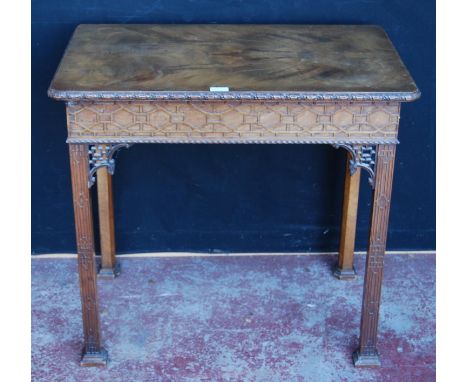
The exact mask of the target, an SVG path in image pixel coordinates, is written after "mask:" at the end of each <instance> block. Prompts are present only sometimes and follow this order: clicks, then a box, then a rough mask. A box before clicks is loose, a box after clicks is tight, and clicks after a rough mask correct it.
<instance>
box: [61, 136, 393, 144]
mask: <svg viewBox="0 0 468 382" xmlns="http://www.w3.org/2000/svg"><path fill="white" fill-rule="evenodd" d="M66 143H68V144H90V145H92V144H98V143H190V144H197V143H203V144H207V143H208V144H328V145H345V144H355V145H397V144H399V143H400V142H399V141H398V139H396V138H391V139H379V138H374V139H304V138H298V139H281V138H280V139H261V138H254V139H249V138H245V139H242V138H225V139H203V138H134V137H128V138H68V139H67V140H66Z"/></svg>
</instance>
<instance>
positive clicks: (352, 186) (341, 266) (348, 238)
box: [334, 153, 361, 280]
mask: <svg viewBox="0 0 468 382" xmlns="http://www.w3.org/2000/svg"><path fill="white" fill-rule="evenodd" d="M351 160H352V155H351V154H350V153H348V156H347V160H346V175H345V183H344V197H343V213H342V217H341V237H340V251H339V256H338V266H337V267H336V269H335V272H334V275H335V276H336V277H337V278H339V279H340V280H353V279H355V278H356V271H355V269H354V265H353V260H354V242H355V238H356V220H357V210H358V201H359V184H360V179H361V169H360V168H357V169H356V172H355V173H354V174H353V175H351V171H350V170H349V162H350V161H351Z"/></svg>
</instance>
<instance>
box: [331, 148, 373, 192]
mask: <svg viewBox="0 0 468 382" xmlns="http://www.w3.org/2000/svg"><path fill="white" fill-rule="evenodd" d="M334 147H335V148H344V149H345V150H347V151H348V152H349V153H350V154H351V159H350V161H349V172H350V174H351V176H352V175H354V173H355V172H356V170H357V169H358V167H360V168H363V169H364V170H366V171H367V172H368V173H369V179H368V180H369V185H370V186H371V187H372V188H374V186H375V172H374V167H375V147H374V146H370V145H365V146H364V145H348V144H336V145H334Z"/></svg>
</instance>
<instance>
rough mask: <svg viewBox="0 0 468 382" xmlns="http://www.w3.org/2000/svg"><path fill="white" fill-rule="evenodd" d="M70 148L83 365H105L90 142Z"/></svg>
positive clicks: (105, 355)
mask: <svg viewBox="0 0 468 382" xmlns="http://www.w3.org/2000/svg"><path fill="white" fill-rule="evenodd" d="M69 150H70V168H71V178H72V191H73V208H74V211H75V229H76V242H77V250H78V271H79V277H80V292H81V309H82V315H83V332H84V347H83V353H82V358H81V365H82V366H105V365H106V363H107V352H106V350H105V349H104V348H103V347H101V335H100V329H99V311H98V302H97V285H96V261H95V255H94V233H93V218H92V209H91V196H90V192H89V188H88V175H89V174H88V172H89V156H88V155H89V154H88V145H82V144H70V145H69Z"/></svg>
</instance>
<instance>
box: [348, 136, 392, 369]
mask: <svg viewBox="0 0 468 382" xmlns="http://www.w3.org/2000/svg"><path fill="white" fill-rule="evenodd" d="M395 148H396V146H395V145H378V146H377V153H376V158H377V160H376V170H375V188H374V192H373V197H372V198H373V203H372V217H371V227H370V234H369V246H368V251H367V259H366V271H365V278H364V296H363V302H362V315H361V334H360V339H359V348H358V349H357V350H356V352H355V353H354V354H353V361H354V365H355V366H380V359H379V353H378V351H377V327H378V320H379V307H380V294H381V287H382V277H383V265H384V255H385V246H386V242H387V230H388V218H389V213H390V198H391V192H392V181H393V169H394V163H395Z"/></svg>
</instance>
